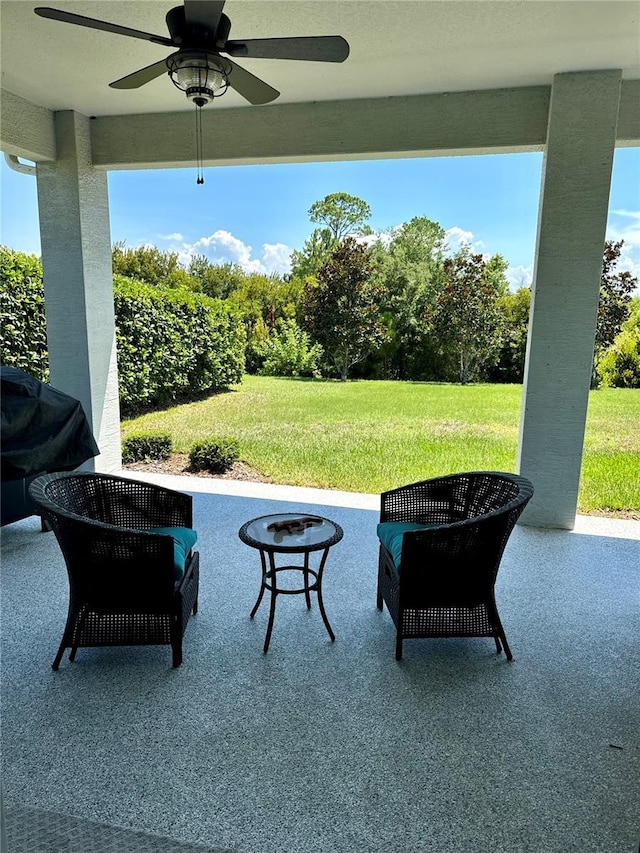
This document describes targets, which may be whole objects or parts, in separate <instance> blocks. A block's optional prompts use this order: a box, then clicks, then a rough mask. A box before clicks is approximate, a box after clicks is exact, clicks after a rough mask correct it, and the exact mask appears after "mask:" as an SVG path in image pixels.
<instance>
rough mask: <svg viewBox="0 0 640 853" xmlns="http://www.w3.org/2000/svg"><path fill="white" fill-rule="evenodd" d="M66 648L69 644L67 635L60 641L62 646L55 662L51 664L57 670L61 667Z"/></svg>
mask: <svg viewBox="0 0 640 853" xmlns="http://www.w3.org/2000/svg"><path fill="white" fill-rule="evenodd" d="M66 648H67V646H66V644H65V637H63V638H62V642H61V643H60V648H59V649H58V654H57V655H56V658H55V660H54V662H53V663H52V664H51V669H53V670H55V671H56V672H57V671H58V670H59V669H60V661H61V660H62V655H63V654H64V650H65V649H66Z"/></svg>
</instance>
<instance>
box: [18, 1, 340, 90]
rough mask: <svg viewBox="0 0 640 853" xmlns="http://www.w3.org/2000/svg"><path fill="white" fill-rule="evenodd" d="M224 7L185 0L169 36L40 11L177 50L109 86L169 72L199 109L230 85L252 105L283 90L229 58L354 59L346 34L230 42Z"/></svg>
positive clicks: (169, 18) (133, 84)
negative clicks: (350, 53) (344, 36)
mask: <svg viewBox="0 0 640 853" xmlns="http://www.w3.org/2000/svg"><path fill="white" fill-rule="evenodd" d="M223 8H224V0H184V3H183V5H182V6H176V7H175V8H173V9H170V10H169V12H168V13H167V15H166V22H167V29H168V30H169V36H168V37H167V36H158V35H154V34H152V33H146V32H143V31H141V30H135V29H132V28H130V27H125V26H121V25H120V24H111V23H109V22H107V21H100V20H98V19H96V18H87V17H85V16H84V15H76V14H74V13H72V12H65V11H63V10H60V9H51V8H49V7H46V6H39V7H37V8H36V9H34V11H35V13H36V15H39V16H40V17H41V18H50V19H52V20H54V21H61V22H63V23H67V24H76V25H78V26H81V27H89V28H91V29H94V30H104V31H105V32H108V33H115V34H116V35H122V36H129V37H130V38H137V39H144V40H145V41H150V42H153V43H154V44H160V45H164V46H165V47H171V48H174V49H175V50H174V53H172V54H170V55H169V56H168V57H167V58H166V59H161V60H160V61H159V62H154V63H153V64H152V65H147V66H146V67H145V68H140V69H139V70H138V71H134V72H133V73H132V74H127V75H126V76H125V77H121V78H120V79H119V80H115V81H114V82H113V83H110V84H109V85H110V86H111V88H113V89H137V88H139V87H140V86H144V84H145V83H149V82H150V81H151V80H155V78H156V77H160V76H161V75H162V74H165V73H167V72H168V73H169V76H170V77H171V80H172V81H173V83H174V85H175V86H177V87H178V89H181V90H182V91H184V92H186V95H187V97H188V98H189V99H190V100H191V101H193V102H194V103H195V104H196V106H198V107H202V106H204V105H205V104H208V103H209V102H210V101H211V100H213V98H214V97H217V96H219V95H222V94H223V93H224V92H225V91H226V89H227V87H228V86H230V87H231V88H232V89H235V91H236V92H238V94H240V95H242V97H243V98H245V99H246V100H247V101H249V103H251V104H267V103H269V102H270V101H274V100H275V99H276V98H277V97H278V96H279V94H280V92H278V90H277V89H274V88H273V87H272V86H270V85H269V84H268V83H265V82H264V80H260V78H259V77H256V76H255V75H253V74H251V73H250V72H249V71H246V70H245V69H244V68H242V67H241V66H240V65H238V64H237V63H236V62H234V61H233V60H232V59H230V58H229V57H237V56H240V57H245V56H246V57H247V58H249V59H296V60H311V61H314V62H344V60H345V59H346V58H347V56H348V55H349V44H348V43H347V41H345V39H343V38H342V36H300V37H297V38H296V37H293V38H266V39H245V40H240V39H234V40H230V39H229V33H230V30H231V21H230V20H229V18H228V17H227V16H226V15H224V14H223V12H222V10H223ZM222 54H225V56H222Z"/></svg>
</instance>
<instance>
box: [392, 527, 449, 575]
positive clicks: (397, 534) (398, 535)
mask: <svg viewBox="0 0 640 853" xmlns="http://www.w3.org/2000/svg"><path fill="white" fill-rule="evenodd" d="M439 526H440V525H438V524H418V523H417V522H412V521H383V522H381V523H380V524H379V525H378V527H377V533H378V539H379V540H380V541H381V542H382V544H383V545H384V547H385V548H386V549H387V551H388V552H389V553H390V554H391V556H392V557H393V562H394V563H395V567H396V569H398V570H399V569H400V558H401V557H402V539H403V537H404V534H405V533H410V532H411V531H413V530H433V529H434V528H435V527H439Z"/></svg>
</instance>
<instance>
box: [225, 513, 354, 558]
mask: <svg viewBox="0 0 640 853" xmlns="http://www.w3.org/2000/svg"><path fill="white" fill-rule="evenodd" d="M238 535H239V536H240V539H241V540H242V541H243V542H244V543H245V544H247V545H250V546H251V547H253V548H260V549H261V550H263V551H292V552H295V551H298V552H302V553H304V552H305V551H319V550H320V549H322V548H328V547H330V546H331V545H335V543H336V542H339V541H340V540H341V539H342V536H343V532H342V528H341V527H340V525H339V524H336V523H335V521H329V519H328V518H323V517H322V516H320V515H305V514H303V513H295V512H291V513H286V512H282V513H276V514H274V515H262V516H260V517H259V518H254V519H252V520H251V521H247V523H246V524H243V525H242V527H241V528H240V531H239V534H238Z"/></svg>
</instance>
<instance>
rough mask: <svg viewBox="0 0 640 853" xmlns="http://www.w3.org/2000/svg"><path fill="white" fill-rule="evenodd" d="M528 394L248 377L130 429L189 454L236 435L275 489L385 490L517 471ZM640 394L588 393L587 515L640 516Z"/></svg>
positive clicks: (126, 430) (515, 389)
mask: <svg viewBox="0 0 640 853" xmlns="http://www.w3.org/2000/svg"><path fill="white" fill-rule="evenodd" d="M521 397H522V387H521V386H519V385H467V386H460V385H446V384H427V383H413V382H383V381H377V382H376V381H358V382H346V383H341V382H331V381H323V380H301V379H280V378H270V377H258V376H246V377H245V380H244V382H243V384H242V385H241V386H239V387H238V388H237V389H235V390H233V391H229V392H227V393H224V394H218V395H215V396H212V397H210V398H208V399H206V400H203V401H200V402H197V403H188V404H185V405H181V406H175V407H173V408H171V409H167V410H165V411H162V412H154V413H152V414H147V415H143V416H142V417H139V418H136V419H133V420H128V421H125V422H124V423H123V425H122V434H123V437H126V436H127V435H130V434H131V433H135V432H139V431H142V430H145V431H146V430H154V431H160V432H169V433H170V434H171V436H172V438H173V442H174V449H176V450H178V451H182V452H185V453H186V452H188V451H189V449H190V447H191V445H192V444H194V443H195V442H196V441H201V440H204V439H206V438H216V437H231V438H236V439H237V440H238V442H239V445H240V457H241V459H242V460H244V461H245V462H246V463H247V464H248V465H250V466H251V467H252V468H254V469H256V470H258V471H260V472H261V473H262V474H263V475H265V476H267V477H269V478H270V479H271V480H273V481H274V482H277V483H288V484H291V485H305V486H317V487H320V488H328V489H343V490H346V491H354V492H372V493H377V492H380V491H383V490H385V489H389V488H393V487H394V486H398V485H401V484H403V483H410V482H413V481H415V480H420V479H424V478H426V477H434V476H438V475H440V474H445V473H448V472H451V471H465V470H467V471H470V470H477V469H486V470H503V471H514V470H515V466H516V449H517V442H518V422H519V418H520V402H521ZM639 421H640V391H633V390H625V389H620V390H618V389H601V390H599V391H594V392H592V393H591V397H590V404H589V416H588V422H587V435H586V444H585V458H584V464H583V476H582V483H581V489H580V500H579V509H580V511H581V512H590V511H597V510H600V511H603V510H616V511H620V510H640V474H639V472H640V430H639V428H638V423H639Z"/></svg>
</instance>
